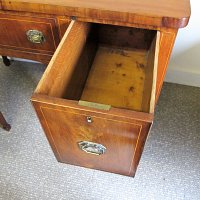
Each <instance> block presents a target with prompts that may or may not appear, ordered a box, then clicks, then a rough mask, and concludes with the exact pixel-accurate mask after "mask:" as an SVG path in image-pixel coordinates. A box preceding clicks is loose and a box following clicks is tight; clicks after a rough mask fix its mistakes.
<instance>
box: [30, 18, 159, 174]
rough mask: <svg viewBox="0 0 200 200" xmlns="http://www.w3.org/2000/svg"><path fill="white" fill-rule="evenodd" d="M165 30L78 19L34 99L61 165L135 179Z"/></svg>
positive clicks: (150, 115) (72, 25)
mask: <svg viewBox="0 0 200 200" xmlns="http://www.w3.org/2000/svg"><path fill="white" fill-rule="evenodd" d="M158 50H159V32H157V31H154V30H144V29H136V28H130V27H120V26H114V25H104V24H93V23H85V22H77V21H72V22H71V24H70V25H69V28H68V29H67V31H66V33H65V35H64V37H63V39H62V41H61V42H60V45H59V46H58V48H57V50H56V52H55V54H54V56H53V58H52V60H51V62H50V63H49V66H48V68H47V69H46V71H45V73H44V75H43V77H42V79H41V81H40V83H39V85H38V87H37V88H36V90H35V92H34V94H33V96H32V103H33V105H34V107H35V110H36V112H37V115H38V117H39V119H40V122H41V124H42V126H43V129H44V131H45V133H46V135H47V138H48V140H49V142H50V144H51V147H52V149H53V150H54V153H55V155H56V157H57V159H58V160H59V161H61V162H65V163H70V164H74V165H79V166H84V167H89V168H94V169H100V170H104V171H109V172H114V173H119V174H123V175H128V176H133V175H134V173H135V171H136V167H137V165H138V162H139V159H140V156H141V153H142V149H143V146H144V143H145V140H146V137H147V135H148V132H149V130H150V127H151V124H152V120H153V112H154V105H155V87H156V85H155V84H156V75H157V59H158Z"/></svg>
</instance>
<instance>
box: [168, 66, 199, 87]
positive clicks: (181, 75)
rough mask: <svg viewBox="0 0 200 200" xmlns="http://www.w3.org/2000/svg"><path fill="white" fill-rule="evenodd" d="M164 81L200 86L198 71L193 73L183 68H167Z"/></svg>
mask: <svg viewBox="0 0 200 200" xmlns="http://www.w3.org/2000/svg"><path fill="white" fill-rule="evenodd" d="M165 82H170V83H178V84H182V85H189V86H195V87H200V72H199V73H194V72H189V71H184V70H177V69H168V70H167V74H166V77H165Z"/></svg>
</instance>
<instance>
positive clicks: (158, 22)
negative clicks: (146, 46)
mask: <svg viewBox="0 0 200 200" xmlns="http://www.w3.org/2000/svg"><path fill="white" fill-rule="evenodd" d="M2 8H3V9H4V10H15V11H16V10H17V11H26V12H36V13H37V12H38V13H48V14H56V15H68V16H76V17H83V18H84V17H85V18H91V19H97V20H111V21H119V22H124V23H132V24H145V25H151V26H155V27H163V26H164V27H173V28H180V27H184V26H186V25H187V23H188V21H189V18H190V1H189V0H182V1H180V0H168V1H166V0H159V1H158V0H140V1H139V0H110V1H109V2H108V1H107V0H96V1H92V0H87V1H79V0H73V1H71V0H57V1H54V0H44V1H40V0H2Z"/></svg>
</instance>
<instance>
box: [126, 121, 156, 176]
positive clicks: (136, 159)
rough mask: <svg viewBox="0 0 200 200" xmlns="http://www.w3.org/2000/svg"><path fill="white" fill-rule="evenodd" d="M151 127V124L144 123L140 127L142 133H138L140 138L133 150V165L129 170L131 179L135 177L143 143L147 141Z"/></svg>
mask: <svg viewBox="0 0 200 200" xmlns="http://www.w3.org/2000/svg"><path fill="white" fill-rule="evenodd" d="M152 125H153V122H151V123H146V124H145V125H143V126H142V131H141V133H140V137H139V138H138V142H137V148H136V149H135V152H134V160H133V161H132V162H133V164H132V168H130V171H129V176H132V177H134V176H135V173H136V171H137V168H138V165H139V162H140V159H141V157H142V153H143V149H144V146H145V143H146V141H147V139H148V136H149V133H150V132H151V128H152Z"/></svg>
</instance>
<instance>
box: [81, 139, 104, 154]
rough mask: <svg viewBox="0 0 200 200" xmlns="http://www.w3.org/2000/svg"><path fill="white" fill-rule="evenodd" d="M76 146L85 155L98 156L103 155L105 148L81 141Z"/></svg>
mask: <svg viewBox="0 0 200 200" xmlns="http://www.w3.org/2000/svg"><path fill="white" fill-rule="evenodd" d="M78 146H79V148H80V149H81V150H83V151H85V152H86V153H90V154H94V155H97V156H100V155H102V154H104V153H105V151H106V147H104V146H103V145H102V144H98V143H94V142H88V141H81V142H78Z"/></svg>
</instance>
